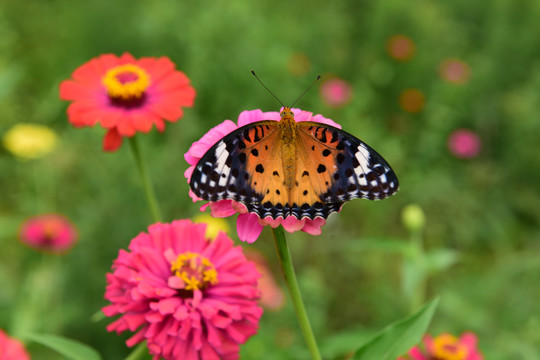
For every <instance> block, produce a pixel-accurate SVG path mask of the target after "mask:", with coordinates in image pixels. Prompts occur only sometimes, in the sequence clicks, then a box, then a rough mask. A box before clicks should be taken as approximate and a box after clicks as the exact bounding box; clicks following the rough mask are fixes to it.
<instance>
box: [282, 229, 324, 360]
mask: <svg viewBox="0 0 540 360" xmlns="http://www.w3.org/2000/svg"><path fill="white" fill-rule="evenodd" d="M272 234H273V235H274V241H275V244H276V249H277V253H278V257H279V263H280V264H281V270H282V271H283V276H284V277H285V282H286V283H287V287H288V288H289V292H290V294H291V298H292V301H293V305H294V310H295V312H296V317H297V318H298V322H299V323H300V328H301V329H302V333H303V334H304V339H305V340H306V344H307V346H308V349H309V352H310V353H311V358H312V359H313V360H321V359H322V357H321V354H320V352H319V348H318V347H317V341H316V340H315V335H314V334H313V330H312V329H311V324H310V323H309V318H308V316H307V313H306V309H305V307H304V302H303V301H302V295H301V293H300V288H299V287H298V282H297V281H296V275H295V273H294V267H293V263H292V259H291V253H290V251H289V247H288V245H287V239H286V238H285V232H284V231H283V227H281V226H279V227H277V228H275V229H272Z"/></svg>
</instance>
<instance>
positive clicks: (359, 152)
mask: <svg viewBox="0 0 540 360" xmlns="http://www.w3.org/2000/svg"><path fill="white" fill-rule="evenodd" d="M280 117H281V119H280V120H279V121H275V120H263V121H257V122H254V123H251V124H248V125H245V126H242V127H240V128H238V129H236V130H234V131H233V132H231V133H229V134H228V135H226V136H224V137H223V138H222V139H221V140H219V141H218V142H217V143H216V144H214V145H213V146H212V147H211V148H210V149H209V150H208V151H207V152H206V153H205V154H204V155H203V156H202V158H201V159H200V160H199V162H198V163H197V165H196V166H195V169H194V171H193V174H192V175H191V179H190V187H191V190H192V191H193V193H195V195H197V196H198V197H199V198H202V199H204V200H207V201H211V202H215V201H219V200H234V201H236V202H239V203H242V204H243V205H245V206H246V208H247V210H248V212H250V213H254V214H257V215H258V216H259V217H260V218H261V219H264V218H266V217H271V218H272V219H277V218H280V217H281V218H286V217H288V216H294V217H295V218H296V219H299V220H301V219H304V218H308V219H312V220H313V219H315V218H317V217H320V218H323V219H326V218H327V217H328V216H329V215H330V214H331V213H333V212H338V211H340V209H341V206H342V205H343V204H344V203H345V202H346V201H348V200H351V199H354V198H364V199H370V200H379V199H384V198H386V197H388V196H391V195H393V194H395V193H396V192H397V190H398V188H399V183H398V179H397V177H396V174H395V173H394V171H393V170H392V168H391V167H390V165H388V163H387V162H386V161H385V160H384V159H383V158H382V156H381V155H379V154H378V153H377V152H376V151H375V150H373V149H372V148H371V147H369V146H368V145H367V144H366V143H364V142H363V141H361V140H359V139H357V138H356V137H354V136H353V135H351V134H349V133H347V132H345V131H343V130H341V129H338V128H336V127H333V126H330V125H327V124H323V123H319V122H313V121H301V122H296V121H295V120H294V113H293V111H292V110H291V109H290V108H289V107H284V108H283V110H282V111H281V113H280Z"/></svg>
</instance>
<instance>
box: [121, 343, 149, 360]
mask: <svg viewBox="0 0 540 360" xmlns="http://www.w3.org/2000/svg"><path fill="white" fill-rule="evenodd" d="M145 354H146V342H144V341H143V342H142V343H140V344H139V345H137V347H136V348H135V349H134V350H133V351H132V352H131V354H129V355H128V357H127V358H126V360H137V359H141V358H142V357H143V356H144V355H145Z"/></svg>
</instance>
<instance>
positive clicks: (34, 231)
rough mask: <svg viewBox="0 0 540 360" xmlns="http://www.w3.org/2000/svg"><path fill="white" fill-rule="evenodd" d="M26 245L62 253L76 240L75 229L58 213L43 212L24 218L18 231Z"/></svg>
mask: <svg viewBox="0 0 540 360" xmlns="http://www.w3.org/2000/svg"><path fill="white" fill-rule="evenodd" d="M19 238H20V239H21V241H22V242H23V243H25V244H26V245H28V246H30V247H32V248H34V249H36V250H43V251H46V252H51V253H63V252H66V251H67V250H69V249H70V248H71V247H72V246H73V245H74V244H75V241H77V230H76V229H75V227H74V226H73V224H71V222H70V221H69V220H68V219H67V218H65V217H64V216H62V215H59V214H43V215H38V216H34V217H31V218H29V219H28V220H26V221H25V222H24V223H23V224H22V226H21V229H20V231H19Z"/></svg>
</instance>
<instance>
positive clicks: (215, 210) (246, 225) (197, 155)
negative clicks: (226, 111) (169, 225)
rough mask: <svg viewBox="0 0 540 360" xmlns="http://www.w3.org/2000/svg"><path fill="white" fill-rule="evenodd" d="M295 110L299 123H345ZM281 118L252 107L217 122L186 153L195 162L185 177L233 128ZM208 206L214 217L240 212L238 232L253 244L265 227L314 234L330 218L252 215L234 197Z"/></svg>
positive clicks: (203, 207) (192, 194) (237, 224)
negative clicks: (299, 218) (230, 118)
mask: <svg viewBox="0 0 540 360" xmlns="http://www.w3.org/2000/svg"><path fill="white" fill-rule="evenodd" d="M291 110H292V111H293V113H294V119H295V121H297V122H300V121H316V122H320V123H324V124H328V125H332V126H334V127H337V128H341V126H340V125H339V124H337V123H335V122H334V121H332V120H330V119H327V118H325V117H323V116H322V115H315V116H313V114H312V113H311V112H308V111H303V110H300V109H291ZM280 119H281V117H280V115H279V113H278V112H273V111H271V112H262V111H261V110H250V111H243V112H242V113H240V115H239V116H238V122H237V123H234V122H233V121H231V120H225V121H224V122H222V123H221V124H219V125H217V126H216V127H214V128H213V129H211V130H210V131H209V132H207V133H206V134H205V135H204V136H203V137H202V138H201V139H200V140H199V141H196V142H195V143H193V144H192V145H191V147H190V148H189V150H188V152H187V153H186V154H185V155H184V158H185V159H186V161H187V162H188V164H189V165H191V166H190V167H189V168H188V169H187V170H186V172H185V173H184V176H185V178H186V179H187V180H188V181H189V180H190V178H191V174H192V173H193V170H194V168H195V165H197V163H198V162H199V160H200V159H201V158H202V157H203V155H204V154H205V153H206V152H207V151H208V150H209V149H210V148H211V147H212V146H213V145H214V144H215V143H217V142H218V141H219V140H221V139H222V138H223V137H224V136H225V135H227V134H229V133H231V132H232V131H234V130H236V129H238V128H239V127H241V126H244V125H247V124H250V123H253V122H256V121H261V120H276V121H279V120H280ZM189 195H190V196H191V198H192V199H193V202H196V201H199V200H201V199H199V198H198V197H197V196H196V195H195V194H194V193H193V192H192V191H191V190H190V192H189ZM207 207H210V210H211V214H212V216H214V217H227V216H232V215H234V214H236V213H239V214H240V215H238V220H237V222H236V227H237V231H238V237H239V238H240V240H242V241H247V242H249V243H252V242H254V241H255V240H257V238H258V237H259V235H260V234H261V232H262V229H263V226H265V225H270V226H271V227H273V228H276V227H278V226H279V225H282V226H283V228H284V229H285V230H287V231H288V232H295V231H300V230H301V231H304V232H307V233H309V234H311V235H319V234H320V233H321V226H323V225H324V224H325V223H326V221H325V220H324V219H322V218H316V219H314V220H311V219H302V220H298V219H297V218H296V217H294V216H288V217H286V218H285V219H283V218H278V219H272V218H270V217H267V218H264V219H260V218H259V217H258V216H257V215H256V214H251V213H248V212H247V209H246V207H245V206H244V205H242V204H240V203H238V202H235V201H233V200H220V201H216V202H210V203H207V204H206V205H204V206H202V207H201V210H202V211H204V210H206V208H207Z"/></svg>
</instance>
